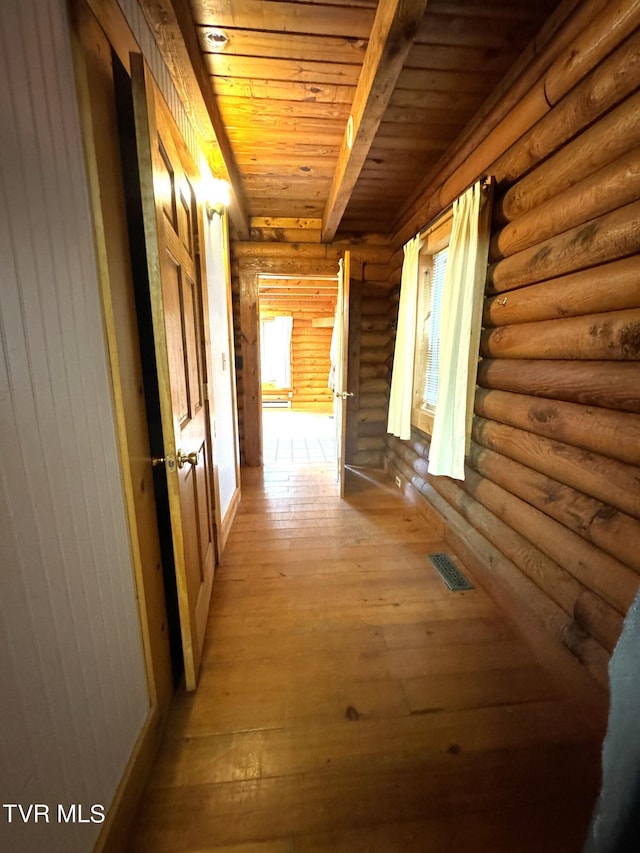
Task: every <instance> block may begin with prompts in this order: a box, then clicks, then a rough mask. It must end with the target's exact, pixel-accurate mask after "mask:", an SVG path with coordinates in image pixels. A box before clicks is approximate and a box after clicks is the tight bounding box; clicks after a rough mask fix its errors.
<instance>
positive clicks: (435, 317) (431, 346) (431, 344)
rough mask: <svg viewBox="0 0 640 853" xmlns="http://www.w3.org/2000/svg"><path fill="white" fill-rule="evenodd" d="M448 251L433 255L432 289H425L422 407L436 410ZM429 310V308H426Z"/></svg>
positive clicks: (444, 250) (430, 276)
mask: <svg viewBox="0 0 640 853" xmlns="http://www.w3.org/2000/svg"><path fill="white" fill-rule="evenodd" d="M448 252H449V250H448V249H443V250H442V251H441V252H437V253H436V254H435V255H433V259H432V266H431V271H430V275H429V278H430V287H427V288H425V291H426V293H425V296H426V297H427V298H428V299H429V305H428V309H427V310H426V312H425V314H424V315H423V316H424V318H425V319H424V322H425V329H424V341H425V344H426V346H425V353H424V362H423V364H424V368H423V369H424V381H423V385H422V400H421V402H422V405H423V406H425V407H426V408H428V409H434V408H435V405H436V402H437V400H438V370H439V363H440V358H439V352H440V308H441V305H442V289H443V285H444V274H445V270H446V267H447V256H448ZM425 308H427V306H425Z"/></svg>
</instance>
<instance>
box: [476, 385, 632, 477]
mask: <svg viewBox="0 0 640 853" xmlns="http://www.w3.org/2000/svg"><path fill="white" fill-rule="evenodd" d="M475 411H476V413H477V414H478V415H480V416H481V417H483V418H486V419H487V420H492V421H499V422H500V423H503V424H508V425H509V426H512V427H518V428H519V429H524V430H527V431H529V432H533V433H536V434H537V435H543V436H546V437H547V438H552V439H556V440H558V441H563V442H565V443H566V444H571V445H573V446H574V447H582V448H584V449H585V450H592V451H594V452H595V453H601V454H603V455H605V456H611V457H612V458H613V459H617V460H619V461H620V462H627V463H629V464H631V465H636V464H637V462H638V447H640V417H638V415H636V414H632V413H631V412H616V411H613V410H612V409H601V408H596V407H593V406H581V405H579V404H577V403H566V402H562V401H559V400H544V401H543V400H540V399H539V398H536V397H530V396H528V395H525V394H513V393H509V392H507V391H495V390H487V389H485V388H478V390H477V393H476V399H475Z"/></svg>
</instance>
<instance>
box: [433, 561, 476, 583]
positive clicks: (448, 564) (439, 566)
mask: <svg viewBox="0 0 640 853" xmlns="http://www.w3.org/2000/svg"><path fill="white" fill-rule="evenodd" d="M428 557H429V559H430V560H431V562H432V563H433V565H434V566H435V568H436V570H437V571H438V572H439V573H440V575H441V577H442V580H443V581H444V582H445V583H446V585H447V586H448V587H449V589H450V590H451V591H452V592H460V591H461V590H464V589H474V588H475V587H474V586H473V584H472V583H471V581H470V580H467V578H465V576H464V575H463V574H462V572H461V571H460V569H459V568H458V567H457V566H456V565H455V563H454V562H453V560H452V559H451V557H449V556H448V555H447V554H429V555H428Z"/></svg>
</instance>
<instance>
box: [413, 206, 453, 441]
mask: <svg viewBox="0 0 640 853" xmlns="http://www.w3.org/2000/svg"><path fill="white" fill-rule="evenodd" d="M450 236H451V214H450V213H448V214H446V215H445V216H444V217H441V218H440V219H439V220H438V222H436V224H435V225H434V226H433V227H432V228H430V229H429V231H427V232H426V234H425V235H424V243H423V245H422V248H421V249H420V262H419V273H418V275H419V279H418V307H417V317H416V347H415V362H414V375H413V405H412V410H411V422H412V423H413V424H414V426H417V427H418V428H419V429H421V430H423V432H427V433H429V434H431V430H432V427H433V415H434V411H435V406H436V401H437V399H438V368H439V343H440V308H441V305H442V292H443V285H444V277H445V270H446V267H447V258H448V254H449V253H448V245H449V237H450Z"/></svg>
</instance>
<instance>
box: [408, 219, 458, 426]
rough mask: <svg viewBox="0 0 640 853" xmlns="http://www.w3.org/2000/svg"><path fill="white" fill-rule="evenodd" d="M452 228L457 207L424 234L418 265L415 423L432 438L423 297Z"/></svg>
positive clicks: (414, 386) (414, 369)
mask: <svg viewBox="0 0 640 853" xmlns="http://www.w3.org/2000/svg"><path fill="white" fill-rule="evenodd" d="M452 225H453V208H449V209H448V210H446V211H445V212H444V213H443V214H441V215H440V216H439V217H438V218H437V219H436V220H435V222H434V223H433V224H432V225H430V226H429V227H428V228H427V229H425V231H423V232H422V234H421V237H422V239H423V241H424V242H423V244H422V246H421V247H420V255H419V262H418V305H417V308H416V311H417V315H416V342H415V356H414V363H413V385H412V405H411V424H412V425H413V426H415V427H417V428H418V429H420V430H422V432H424V433H426V434H427V435H431V433H432V431H433V417H434V413H435V407H430V406H427V405H425V404H424V402H423V400H422V391H423V388H424V373H425V369H426V365H425V364H424V363H421V361H420V356H419V353H420V352H421V350H422V347H421V346H420V340H421V336H422V329H423V326H424V323H423V312H422V308H423V305H424V300H423V298H422V294H423V292H424V287H425V281H426V279H427V276H428V274H429V272H430V271H431V269H432V267H433V256H434V255H436V254H437V253H438V252H441V251H442V250H443V249H446V248H447V247H448V245H449V241H450V239H451V229H452Z"/></svg>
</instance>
